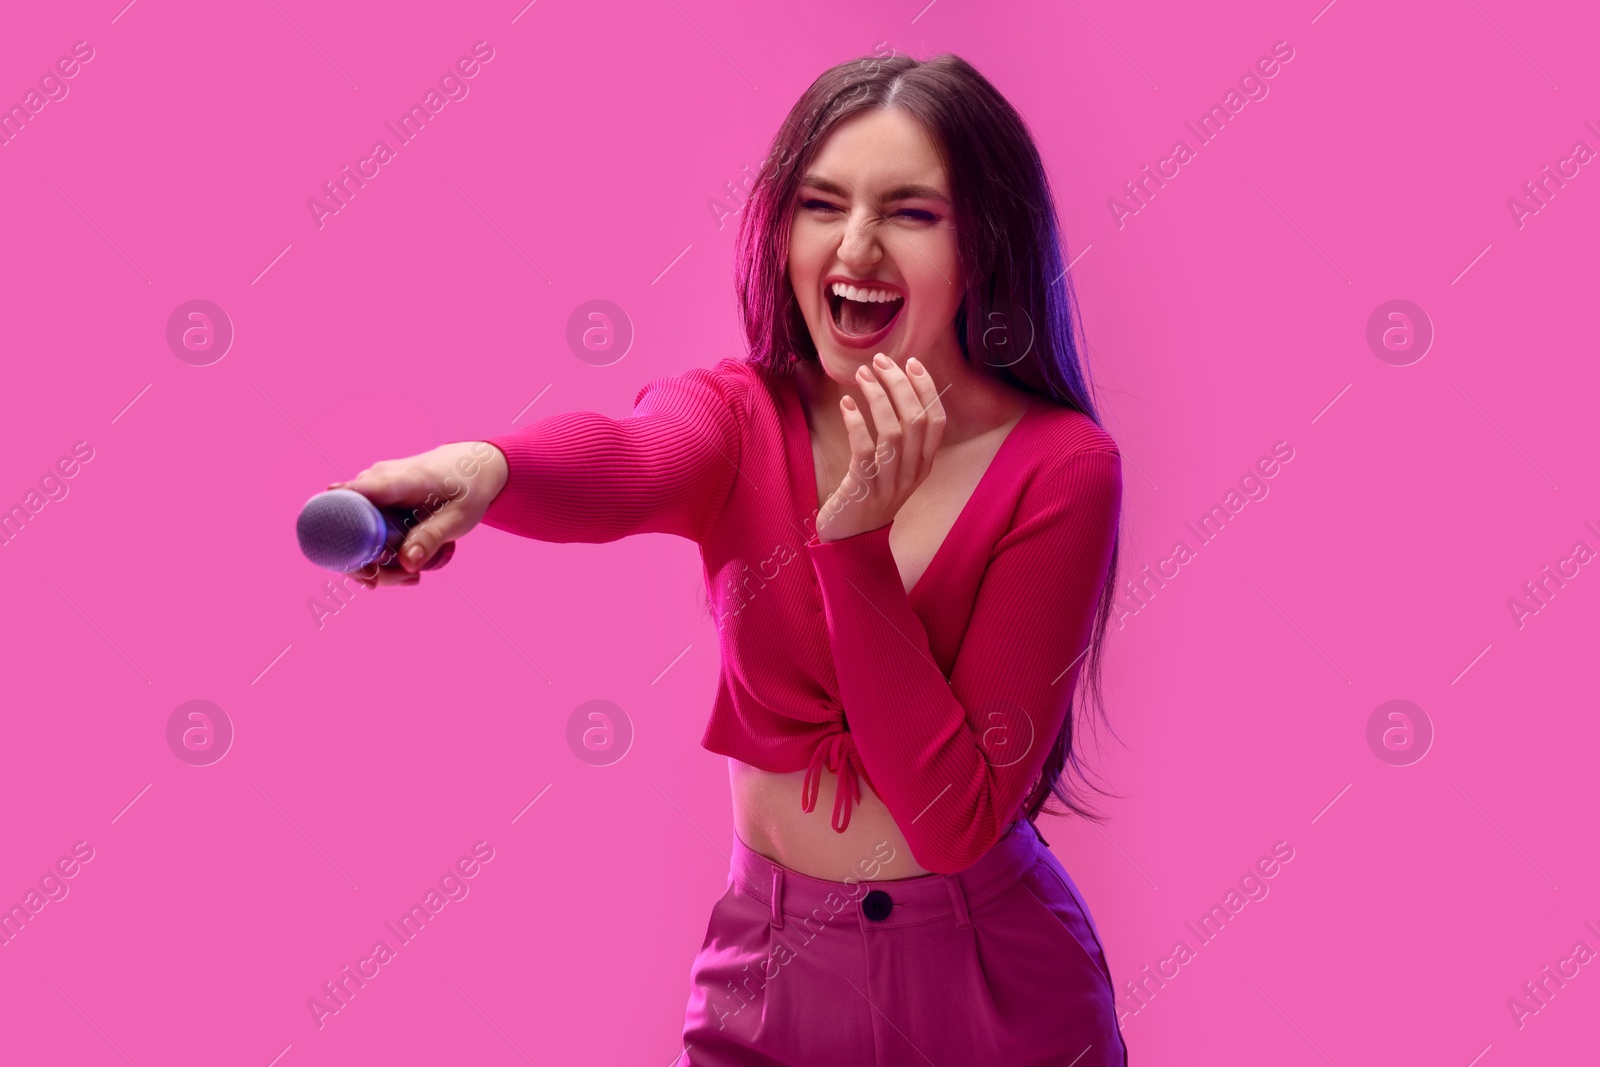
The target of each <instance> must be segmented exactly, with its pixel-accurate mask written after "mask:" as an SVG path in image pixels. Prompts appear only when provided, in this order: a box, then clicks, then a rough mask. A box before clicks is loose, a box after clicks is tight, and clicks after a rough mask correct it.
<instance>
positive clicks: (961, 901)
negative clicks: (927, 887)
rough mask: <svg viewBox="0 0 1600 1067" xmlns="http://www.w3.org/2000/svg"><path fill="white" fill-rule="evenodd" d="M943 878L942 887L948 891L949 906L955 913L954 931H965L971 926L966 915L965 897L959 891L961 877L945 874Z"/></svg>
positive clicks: (970, 921) (970, 920)
mask: <svg viewBox="0 0 1600 1067" xmlns="http://www.w3.org/2000/svg"><path fill="white" fill-rule="evenodd" d="M943 877H944V887H945V888H946V889H948V890H949V891H950V906H951V907H952V908H954V909H955V912H956V929H958V930H965V929H967V927H969V926H971V925H972V919H971V918H970V917H969V916H968V915H967V896H966V894H965V893H963V892H962V891H961V876H960V875H959V874H947V875H944V876H943Z"/></svg>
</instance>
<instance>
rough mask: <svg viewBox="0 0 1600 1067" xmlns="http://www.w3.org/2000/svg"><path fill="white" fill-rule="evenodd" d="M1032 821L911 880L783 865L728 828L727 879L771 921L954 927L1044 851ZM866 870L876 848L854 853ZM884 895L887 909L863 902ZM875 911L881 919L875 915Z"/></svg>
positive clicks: (777, 923)
mask: <svg viewBox="0 0 1600 1067" xmlns="http://www.w3.org/2000/svg"><path fill="white" fill-rule="evenodd" d="M1044 847H1045V846H1044V845H1043V844H1042V842H1041V839H1040V837H1039V836H1038V834H1037V832H1036V831H1035V830H1034V828H1033V824H1032V823H1030V822H1029V821H1028V820H1026V819H1018V820H1017V821H1016V822H1014V823H1012V824H1011V828H1010V829H1009V830H1007V831H1006V833H1005V835H1004V836H1003V837H1001V839H1000V840H999V841H998V842H996V843H995V845H994V847H992V848H991V849H989V851H988V852H985V853H984V854H983V856H982V857H980V858H979V860H978V862H976V863H974V864H973V865H972V866H971V867H968V868H967V869H966V870H964V871H961V872H960V873H958V874H922V875H917V876H916V877H914V878H896V879H890V880H871V881H868V880H864V879H862V878H861V876H860V874H859V873H857V872H851V871H845V872H841V874H842V876H843V877H842V879H841V880H840V881H831V880H829V879H826V878H815V877H813V876H811V875H808V874H801V873H800V872H799V871H795V870H792V869H790V868H788V867H785V866H784V865H783V864H781V863H779V862H777V861H776V860H773V859H770V858H768V857H766V856H763V855H762V854H761V853H759V852H756V851H755V850H754V849H752V848H751V847H750V846H749V845H746V844H745V843H744V841H743V840H742V839H741V838H740V837H739V834H738V831H737V830H736V831H735V832H734V834H733V855H732V857H731V859H732V862H731V864H730V867H729V871H728V879H729V881H730V882H736V883H737V884H738V886H739V888H740V889H742V890H744V891H745V892H747V893H748V894H749V895H750V896H752V897H754V898H756V899H757V900H759V901H761V903H763V904H765V905H767V906H768V908H769V909H770V910H771V913H772V925H773V927H775V928H781V927H783V926H784V925H786V924H787V923H789V922H808V923H811V924H815V923H817V922H823V923H836V922H843V923H853V924H857V925H860V924H866V925H869V926H873V927H877V928H880V929H881V928H892V927H896V926H915V925H917V924H919V923H928V922H936V921H939V920H942V919H947V918H953V919H954V920H955V922H956V924H957V925H958V926H962V927H965V926H968V925H970V919H969V918H968V910H969V909H971V908H976V907H979V906H980V905H982V904H983V903H985V902H986V901H988V900H990V899H992V898H994V897H996V896H998V895H999V894H1000V893H1002V892H1004V891H1005V890H1006V889H1008V888H1010V887H1011V885H1012V884H1013V883H1015V882H1016V880H1017V879H1018V878H1020V877H1022V875H1023V874H1025V873H1026V872H1027V871H1028V870H1030V869H1031V868H1032V867H1033V865H1034V864H1035V863H1037V862H1038V861H1039V857H1040V854H1041V853H1042V851H1043V850H1044ZM861 860H862V863H863V865H864V867H863V868H858V871H860V870H862V869H865V870H870V869H871V865H872V862H873V861H874V860H876V861H878V862H884V858H883V856H882V855H881V854H878V853H876V852H875V853H871V854H868V855H865V856H863V857H861ZM873 892H882V893H884V894H886V895H887V897H888V907H887V912H888V913H887V914H884V911H885V906H884V901H883V899H882V898H874V900H873V902H871V903H870V904H865V905H864V903H863V902H864V901H865V900H866V897H867V894H868V893H873ZM875 916H881V917H875Z"/></svg>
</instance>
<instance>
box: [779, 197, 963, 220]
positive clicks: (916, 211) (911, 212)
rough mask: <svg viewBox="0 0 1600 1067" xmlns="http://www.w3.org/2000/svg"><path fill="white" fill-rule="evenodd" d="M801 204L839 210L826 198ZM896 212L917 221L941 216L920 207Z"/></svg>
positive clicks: (813, 208) (819, 208) (810, 207)
mask: <svg viewBox="0 0 1600 1067" xmlns="http://www.w3.org/2000/svg"><path fill="white" fill-rule="evenodd" d="M800 206H801V207H803V208H807V209H808V210H811V211H838V210H839V208H838V207H837V206H836V205H834V204H830V203H828V202H827V201H826V200H803V201H801V203H800ZM895 214H896V215H904V216H906V217H908V218H911V219H913V220H914V221H916V222H938V221H939V216H937V215H935V214H934V213H933V212H931V211H923V210H921V209H920V208H904V209H902V210H900V211H896V212H895Z"/></svg>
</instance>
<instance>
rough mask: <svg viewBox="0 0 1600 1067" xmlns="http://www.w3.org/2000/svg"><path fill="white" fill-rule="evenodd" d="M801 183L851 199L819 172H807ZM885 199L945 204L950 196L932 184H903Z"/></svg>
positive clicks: (891, 190) (891, 191) (889, 192)
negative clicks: (934, 201)
mask: <svg viewBox="0 0 1600 1067" xmlns="http://www.w3.org/2000/svg"><path fill="white" fill-rule="evenodd" d="M800 184H801V185H809V186H811V187H812V188H813V189H820V190H822V191H823V192H825V193H831V194H832V195H834V196H837V197H839V198H840V199H842V200H848V199H850V194H849V193H848V192H846V191H845V190H844V189H843V188H841V187H840V186H838V185H835V184H834V183H833V182H830V181H829V180H828V179H826V178H824V177H822V176H821V175H818V174H807V175H806V176H805V177H804V178H802V179H800ZM883 199H884V202H885V203H887V202H888V201H890V200H938V201H940V202H941V203H945V204H948V203H949V202H950V200H949V198H948V197H946V196H945V195H944V194H943V193H941V192H940V191H939V190H937V189H935V188H934V187H933V186H931V185H902V186H899V187H898V188H894V189H890V190H889V191H888V192H887V193H885V194H884V197H883Z"/></svg>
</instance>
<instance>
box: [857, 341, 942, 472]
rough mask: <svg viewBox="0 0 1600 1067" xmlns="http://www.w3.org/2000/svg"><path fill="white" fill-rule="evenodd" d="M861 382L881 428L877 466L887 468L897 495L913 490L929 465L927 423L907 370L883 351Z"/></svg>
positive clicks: (918, 396) (874, 418)
mask: <svg viewBox="0 0 1600 1067" xmlns="http://www.w3.org/2000/svg"><path fill="white" fill-rule="evenodd" d="M865 369H866V368H863V370H865ZM874 375H875V376H874ZM924 377H926V373H924ZM861 382H862V393H863V394H864V395H865V396H866V397H867V399H868V402H869V403H870V404H871V407H872V421H873V424H874V426H876V427H877V429H878V456H877V461H878V465H879V466H880V467H883V468H886V469H888V471H889V473H890V479H889V481H890V484H891V485H892V486H893V487H894V489H893V491H894V492H905V491H909V490H911V489H914V488H915V487H916V485H917V483H918V482H920V481H921V478H922V471H923V470H924V468H925V462H926V461H925V460H924V459H923V456H924V437H925V436H926V432H927V425H928V424H927V419H926V417H925V416H923V407H924V405H923V403H922V399H921V396H920V394H919V393H918V392H917V388H916V386H914V385H913V384H912V383H911V381H910V380H909V379H908V378H907V377H906V373H905V371H903V370H901V369H900V367H899V366H898V365H896V364H895V362H894V361H893V360H892V359H890V358H889V357H888V356H886V355H884V354H883V353H881V352H880V353H878V355H877V356H875V357H874V358H873V362H872V369H871V371H870V372H868V374H867V375H866V377H864V378H861ZM904 457H909V458H910V462H909V463H901V462H900V460H901V459H902V458H904Z"/></svg>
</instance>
